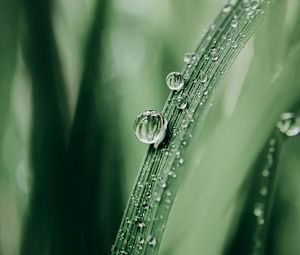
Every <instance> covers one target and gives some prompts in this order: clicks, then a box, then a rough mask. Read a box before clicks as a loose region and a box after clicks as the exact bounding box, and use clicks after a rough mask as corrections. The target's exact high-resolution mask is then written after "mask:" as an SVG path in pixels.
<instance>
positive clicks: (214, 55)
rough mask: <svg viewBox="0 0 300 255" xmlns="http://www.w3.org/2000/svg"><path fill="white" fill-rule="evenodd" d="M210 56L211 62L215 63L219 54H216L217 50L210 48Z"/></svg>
mask: <svg viewBox="0 0 300 255" xmlns="http://www.w3.org/2000/svg"><path fill="white" fill-rule="evenodd" d="M210 56H211V59H212V60H213V61H216V60H218V59H219V53H218V50H217V49H216V48H212V49H211V52H210Z"/></svg>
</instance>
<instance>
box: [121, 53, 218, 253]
mask: <svg viewBox="0 0 300 255" xmlns="http://www.w3.org/2000/svg"><path fill="white" fill-rule="evenodd" d="M217 54H218V53H217V51H216V50H215V49H212V52H211V59H212V60H213V61H215V60H217V59H218V55H217ZM199 59H200V58H199V56H198V55H197V54H195V53H186V54H185V55H184V58H183V61H184V63H185V64H186V70H188V72H187V71H186V72H183V73H180V72H171V73H169V74H168V75H167V76H166V85H167V86H168V88H169V89H170V90H172V91H175V92H179V91H181V90H182V89H183V88H184V87H185V85H186V81H187V80H188V79H189V78H190V76H189V74H190V71H191V69H192V68H193V67H195V66H196V65H197V63H198V61H199ZM198 81H199V83H200V84H205V83H207V82H208V76H207V75H205V74H204V73H203V72H201V73H200V75H199V79H198ZM207 94H208V91H205V92H204V95H207ZM174 102H175V105H176V108H177V109H178V110H180V111H184V110H186V109H187V108H188V107H189V105H188V102H187V100H186V98H185V97H184V96H182V95H176V98H175V100H174ZM191 121H192V120H191ZM187 126H188V122H187V121H186V120H185V119H184V120H182V123H181V127H182V128H187ZM133 128H134V133H135V135H136V137H137V138H138V139H139V140H140V141H141V142H142V143H145V144H153V145H154V148H156V149H157V148H158V146H159V145H160V144H161V142H162V141H163V140H164V138H165V136H166V133H167V130H168V120H167V119H166V118H165V117H164V116H163V114H162V113H160V112H158V111H154V110H146V111H144V112H143V113H141V114H140V115H138V116H137V117H136V120H135V122H134V126H133ZM182 145H183V146H186V145H187V141H186V140H182ZM162 151H163V152H164V151H165V148H162ZM165 154H166V155H169V154H170V152H168V151H165ZM174 155H175V158H176V159H177V161H178V166H182V165H183V164H184V159H183V158H182V157H181V155H180V151H176V152H175V154H174ZM168 176H170V177H173V178H176V173H175V171H174V167H173V168H172V169H171V170H170V171H169V172H168ZM156 179H159V178H156ZM160 187H161V189H162V190H164V191H165V195H166V200H165V202H166V207H168V208H169V206H170V203H171V196H172V192H171V191H170V190H168V189H167V183H166V181H165V180H161V183H160ZM153 196H154V201H155V202H156V203H159V202H161V200H162V194H161V193H160V192H154V194H153ZM135 221H136V222H135V223H137V227H138V228H139V229H143V228H145V227H146V224H145V222H144V221H141V220H140V219H139V217H137V218H136V220H135ZM162 228H164V226H162ZM137 242H138V248H139V249H140V250H143V247H144V245H148V246H149V247H155V246H156V245H157V242H158V241H157V238H156V237H155V236H154V235H152V234H149V235H147V238H144V237H139V238H138V240H137ZM118 254H123V255H126V254H128V252H127V251H125V250H122V251H121V252H119V253H118Z"/></svg>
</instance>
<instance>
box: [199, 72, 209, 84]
mask: <svg viewBox="0 0 300 255" xmlns="http://www.w3.org/2000/svg"><path fill="white" fill-rule="evenodd" d="M207 80H208V77H207V75H206V74H205V73H204V72H202V71H201V72H200V75H199V81H200V82H201V83H206V82H207Z"/></svg>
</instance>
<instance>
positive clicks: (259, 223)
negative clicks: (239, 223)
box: [257, 217, 265, 225]
mask: <svg viewBox="0 0 300 255" xmlns="http://www.w3.org/2000/svg"><path fill="white" fill-rule="evenodd" d="M264 223H265V220H264V218H262V217H258V218H257V224H258V225H263V224H264Z"/></svg>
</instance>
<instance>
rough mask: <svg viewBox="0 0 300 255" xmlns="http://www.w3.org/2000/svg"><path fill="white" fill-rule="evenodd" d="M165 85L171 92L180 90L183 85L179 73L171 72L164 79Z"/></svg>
mask: <svg viewBox="0 0 300 255" xmlns="http://www.w3.org/2000/svg"><path fill="white" fill-rule="evenodd" d="M166 83H167V86H168V87H169V89H171V90H181V89H182V88H183V85H184V79H183V76H182V74H181V73H179V72H171V73H169V74H168V75H167V77H166Z"/></svg>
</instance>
